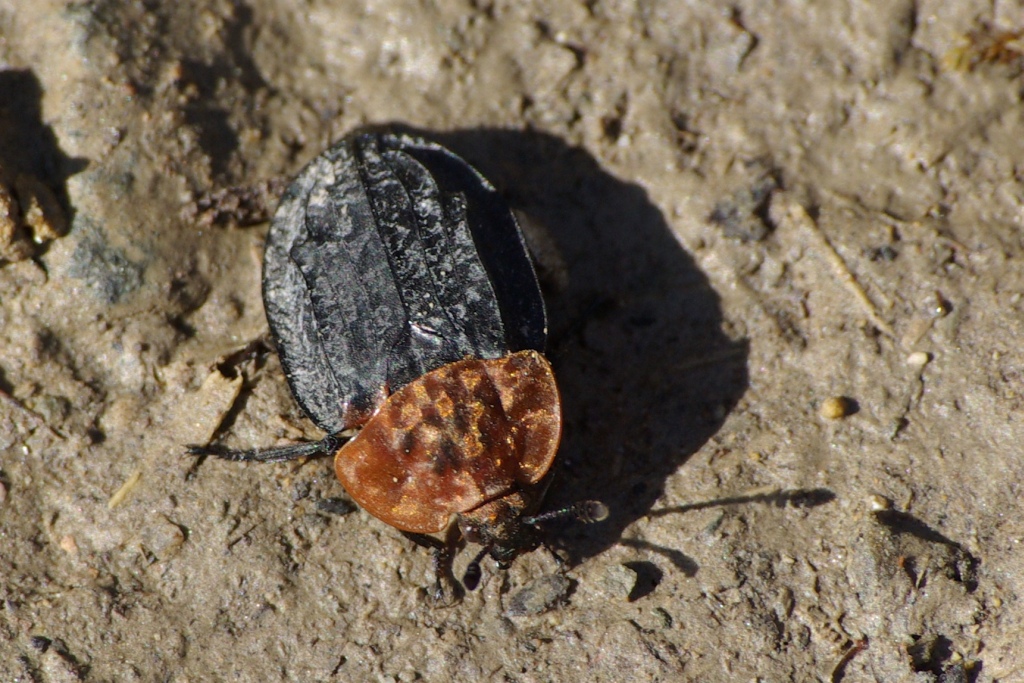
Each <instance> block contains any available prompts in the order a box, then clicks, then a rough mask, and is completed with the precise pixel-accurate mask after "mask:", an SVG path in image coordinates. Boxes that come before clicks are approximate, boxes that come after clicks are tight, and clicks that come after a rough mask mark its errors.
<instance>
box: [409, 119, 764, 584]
mask: <svg viewBox="0 0 1024 683" xmlns="http://www.w3.org/2000/svg"><path fill="white" fill-rule="evenodd" d="M395 128H396V127H392V130H394V129H395ZM400 130H403V129H400ZM403 132H409V133H413V134H417V135H423V136H425V137H428V138H433V139H436V140H437V141H438V142H441V143H442V144H444V145H445V146H447V147H449V148H450V149H452V150H453V151H454V152H456V153H457V154H459V155H460V156H462V157H463V158H465V159H466V160H467V161H469V162H470V163H471V164H473V165H474V166H476V167H477V168H478V169H479V170H480V171H481V172H482V173H483V174H484V176H486V177H487V178H488V179H490V180H491V182H493V183H494V184H495V185H496V186H497V188H498V190H499V191H500V192H501V193H502V194H503V195H504V196H505V198H506V199H507V200H508V202H509V204H510V205H511V206H512V207H513V208H514V209H516V210H517V211H520V212H522V213H524V214H525V215H526V216H527V217H528V220H530V221H532V222H535V223H538V224H539V225H541V226H543V228H545V229H546V230H547V232H548V233H549V234H550V237H551V238H552V240H553V242H554V243H555V245H556V246H557V249H558V252H560V255H561V258H562V260H563V261H564V266H565V272H564V273H563V274H562V275H563V277H562V278H559V277H557V274H556V277H554V278H547V279H552V280H559V279H561V280H562V282H563V286H562V287H560V288H558V289H557V291H552V288H551V287H547V288H546V291H545V298H546V301H547V304H548V317H549V330H550V335H549V342H548V357H549V358H550V359H551V361H552V363H553V365H554V367H555V372H556V374H557V376H558V379H559V385H560V387H561V391H562V400H563V411H564V420H565V426H564V437H563V441H562V448H561V454H560V457H559V469H558V471H557V473H556V474H555V480H554V485H553V486H552V487H551V489H550V490H549V493H548V499H547V501H546V504H545V509H552V508H555V507H557V506H560V505H563V504H568V503H571V502H574V501H577V500H581V499H590V498H596V499H600V500H602V501H603V502H605V503H606V504H607V505H608V507H609V508H611V517H610V518H609V519H608V520H607V521H605V522H603V523H601V524H593V525H586V526H584V525H575V524H565V525H563V526H562V527H560V528H558V529H551V530H550V532H551V533H550V534H549V536H551V538H552V541H553V542H556V543H559V544H560V545H562V546H563V549H564V551H565V552H566V553H567V554H568V555H569V561H570V562H572V563H575V562H579V561H580V560H582V559H583V558H585V557H589V556H592V555H594V554H597V553H599V552H601V551H602V550H604V549H606V548H607V547H609V546H611V545H614V544H616V543H620V542H623V541H622V540H621V539H622V536H623V533H624V532H625V531H626V529H627V527H629V526H630V525H631V524H632V523H633V522H635V521H636V520H637V519H638V518H640V517H643V516H645V515H646V514H647V513H648V512H649V511H650V510H651V508H652V506H653V505H654V503H655V501H657V500H658V498H659V497H660V496H661V495H662V493H663V491H664V487H665V482H666V480H667V479H668V477H670V476H671V475H672V474H674V473H675V472H676V471H677V470H678V469H679V467H680V466H681V465H682V464H684V463H685V462H686V460H687V459H688V458H689V457H690V456H691V455H692V454H693V453H694V452H696V451H697V450H698V449H699V448H700V447H701V446H702V445H703V444H704V443H705V442H706V441H707V440H708V439H709V438H710V437H711V436H712V435H714V434H715V432H716V431H718V429H719V428H720V427H721V425H722V423H723V421H724V420H725V417H726V416H727V415H728V414H729V412H730V411H731V410H732V408H733V407H734V406H735V405H736V402H737V401H738V400H739V399H740V397H741V396H742V395H743V393H744V392H745V390H746V388H747V384H748V381H747V356H748V345H747V343H746V341H739V342H737V341H734V340H731V339H729V338H728V337H726V336H725V335H724V334H723V333H722V330H721V328H722V313H721V306H720V303H719V297H718V295H717V294H716V293H715V291H714V290H713V289H712V287H711V285H710V283H709V281H708V278H707V277H706V276H705V275H704V273H702V272H701V271H700V269H699V268H697V266H696V265H695V263H694V261H693V259H692V258H691V257H690V256H689V254H687V253H686V251H685V250H684V249H683V248H682V247H681V246H680V244H679V242H678V241H677V240H676V239H675V237H674V236H673V234H672V231H671V229H670V228H669V226H668V224H667V223H666V221H665V219H664V217H663V216H662V214H661V212H660V210H659V209H658V208H657V207H656V206H655V205H654V204H653V203H652V202H651V201H650V200H649V199H648V197H647V193H646V192H645V191H644V190H643V189H642V188H641V187H639V186H638V185H635V184H631V183H627V182H623V181H622V180H619V179H617V178H615V177H613V176H612V175H611V174H609V173H608V172H606V171H604V170H603V169H601V167H600V166H599V164H598V163H597V161H596V160H595V159H594V158H593V157H592V156H590V155H589V154H588V153H587V152H586V151H584V150H582V149H579V148H576V147H572V146H570V145H568V144H566V143H565V142H564V141H562V140H560V139H558V138H556V137H554V136H551V135H547V134H544V133H537V132H519V131H509V130H496V129H473V130H463V131H455V132H449V133H443V134H438V133H433V132H425V131H416V130H412V129H409V128H404V130H403ZM545 279H546V278H544V277H543V273H542V280H545ZM625 543H626V544H627V545H628V544H629V543H628V541H626V542H625ZM686 543H687V539H685V538H680V539H679V544H678V547H685V545H686ZM645 547H646V546H645ZM648 549H649V550H654V551H655V552H659V553H661V554H663V555H664V556H665V557H667V558H668V559H669V560H670V561H671V562H672V563H673V564H675V565H676V566H677V567H679V568H680V569H682V570H683V571H685V572H686V573H688V574H692V573H693V572H694V571H696V565H695V563H694V562H693V561H692V560H690V559H688V558H686V557H685V556H684V555H682V553H681V552H680V551H679V550H677V549H675V548H658V547H650V548H648Z"/></svg>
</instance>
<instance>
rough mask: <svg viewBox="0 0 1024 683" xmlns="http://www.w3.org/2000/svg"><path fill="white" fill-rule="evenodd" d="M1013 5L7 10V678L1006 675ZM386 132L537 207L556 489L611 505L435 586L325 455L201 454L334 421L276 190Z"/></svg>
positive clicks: (1019, 525)
mask: <svg viewBox="0 0 1024 683" xmlns="http://www.w3.org/2000/svg"><path fill="white" fill-rule="evenodd" d="M1022 30H1024V4H1022V3H1021V2H1020V1H1019V0H981V1H978V0H862V1H861V2H853V3H851V2H845V1H842V0H821V1H816V2H807V1H806V0H768V1H761V0H736V1H735V2H732V3H716V2H697V1H694V0H645V1H641V2H626V1H625V0H608V1H605V0H579V1H576V0H558V1H557V2H548V1H544V0H516V1H512V0H433V1H432V2H420V1H416V0H380V1H379V2H377V1H374V2H357V1H356V0H301V1H300V0H234V1H232V0H180V1H178V0H175V1H172V0H75V1H71V2H68V1H67V0H36V1H34V2H25V1H23V0H0V67H2V68H0V214H2V215H0V222H2V225H0V258H2V263H0V265H2V267H0V549H2V550H0V681H167V682H173V683H185V682H186V681H193V682H195V681H222V680H223V681H227V680H231V681H335V680H336V681H417V680H422V681H503V682H504V681H508V682H513V681H515V682H524V683H525V682H528V681H572V680H586V681H591V682H599V681H626V680H629V681H787V680H794V681H844V682H851V683H852V682H857V681H887V682H904V681H905V682H910V681H913V682H915V683H924V682H926V681H944V682H945V683H952V682H953V681H1022V680H1024V606H1022V599H1024V569H1022V563H1021V547H1020V546H1021V539H1022V537H1024V515H1022V514H1021V502H1020V500H1021V488H1022V482H1024V458H1022V454H1024V420H1022V412H1021V408H1022V395H1024V390H1022V386H1021V378H1022V372H1024V356H1022V352H1021V350H1020V341H1019V340H1020V339H1021V338H1022V337H1024V315H1022V312H1024V300H1022V294H1024V268H1022V266H1021V263H1022V257H1024V240H1022V235H1024V232H1022V230H1024V120H1022V119H1024V107H1022V101H1021V100H1022V93H1024V80H1022V71H1024V57H1022V55H1024V40H1022V37H1021V36H1022V34H1021V31H1022ZM365 125H387V126H393V127H395V128H397V129H400V130H405V131H412V132H416V133H418V134H421V135H425V136H428V137H431V138H433V139H436V140H438V141H440V142H442V143H444V144H445V145H447V146H449V147H450V148H452V149H453V150H455V151H456V152H458V153H459V154H461V155H463V156H464V157H465V158H467V159H468V160H469V161H470V162H471V163H473V164H475V165H476V166H477V167H478V168H480V169H481V170H482V171H483V172H484V174H485V175H486V176H488V177H489V178H490V179H491V180H492V181H493V182H494V184H495V185H496V186H497V187H498V188H499V190H500V191H501V192H502V194H503V195H504V196H505V197H506V198H507V199H508V201H509V203H510V204H511V205H512V206H513V207H514V208H515V209H516V210H517V212H519V213H520V215H521V216H522V217H523V222H524V224H525V225H526V226H527V227H528V229H529V231H530V232H531V233H532V234H534V235H535V238H534V239H536V240H538V242H539V243H540V245H541V246H540V248H539V249H538V252H539V255H540V256H541V274H542V278H543V284H544V286H545V293H546V296H547V301H548V306H549V314H550V328H551V329H550V332H551V340H550V347H549V353H548V355H549V357H550V358H551V360H552V362H553V364H554V366H555V370H556V374H557V376H558V378H559V383H560V386H561V390H562V393H563V396H564V408H565V420H566V429H565V436H564V440H563V445H562V449H561V454H560V457H559V464H558V466H557V471H556V473H555V477H556V479H555V481H554V484H553V486H552V488H551V490H550V493H549V497H548V506H549V507H551V508H554V507H556V506H558V505H561V504H566V503H570V502H572V501H576V500H580V499H586V498H598V499H601V500H603V501H604V502H605V503H606V504H607V505H608V506H609V508H610V509H611V511H612V513H611V517H610V519H609V520H608V521H606V522H604V523H600V524H594V525H586V526H584V525H572V524H567V525H565V526H557V525H556V528H551V529H549V531H550V534H549V535H550V547H549V548H542V549H538V550H536V551H534V552H532V553H529V554H526V555H524V556H522V557H520V558H519V559H517V561H516V562H515V563H514V564H513V565H512V567H511V568H510V569H509V570H508V571H507V572H502V571H500V570H499V569H497V568H496V567H495V565H494V564H493V562H485V564H484V577H483V581H482V585H481V587H480V589H479V590H477V591H475V592H470V593H468V594H467V595H465V596H464V598H463V599H462V600H461V602H459V603H458V604H456V605H455V606H452V607H436V606H434V605H432V604H431V602H430V600H429V598H428V593H427V591H426V590H425V589H426V588H427V587H428V586H429V585H430V583H431V581H432V571H431V559H430V554H429V553H428V552H426V551H425V550H424V549H422V548H419V547H416V546H414V545H413V544H412V543H411V542H409V541H408V540H407V539H405V538H404V537H403V536H401V535H400V534H399V533H398V532H396V531H395V530H394V529H392V528H390V527H388V526H386V525H384V524H382V523H380V522H378V521H377V520H375V519H373V518H371V517H370V516H368V515H367V514H366V513H365V512H363V511H360V510H354V509H353V508H352V506H350V505H348V504H347V499H346V494H345V492H344V491H343V489H342V488H341V486H340V484H339V483H338V482H337V481H336V480H335V479H334V478H333V474H332V470H331V466H330V463H329V462H327V461H325V460H322V459H314V460H310V461H308V462H301V463H289V464H277V465H258V464H249V465H245V464H238V463H231V462H224V461H218V460H216V459H198V460H197V459H195V458H189V457H185V456H184V454H183V453H184V447H185V445H186V444H195V443H199V444H204V443H208V442H210V441H211V440H212V441H217V442H222V443H224V444H227V445H229V446H235V447H242V446H253V445H274V444H283V443H288V442H291V441H295V440H302V439H311V438H317V437H319V436H320V435H319V434H318V433H317V430H316V428H315V427H314V426H313V425H312V424H311V423H310V422H309V421H308V420H307V419H306V418H305V417H304V416H303V415H302V413H301V411H300V410H299V408H298V407H297V405H296V404H295V402H294V400H293V399H292V397H291V396H290V394H289V392H288V388H287V385H286V383H285V379H284V376H283V374H282V372H281V368H280V365H279V363H278V361H277V357H276V355H275V354H274V353H273V350H272V344H271V342H270V341H269V340H267V339H266V334H267V327H266V321H265V319H264V316H263V308H262V303H261V299H260V263H261V257H262V247H263V240H264V237H265V235H266V228H267V225H266V222H265V215H266V209H267V205H268V204H269V205H270V206H271V208H272V204H273V202H274V201H275V198H276V196H277V193H278V192H280V187H281V186H282V179H287V178H289V177H291V176H293V175H294V174H295V173H297V172H298V171H299V169H301V168H302V166H303V165H304V164H305V163H306V162H308V161H309V160H310V159H312V158H313V157H314V156H316V155H317V154H319V153H320V152H321V151H322V150H323V149H324V148H325V147H327V146H328V145H329V144H330V143H331V142H332V141H334V140H336V139H338V138H339V137H341V136H342V135H344V134H346V133H348V132H350V131H352V130H354V129H356V128H358V127H360V126H365ZM19 179H20V180H19ZM40 188H42V189H40ZM26 207H27V208H26ZM261 221H263V222H261ZM537 236H539V237H537ZM472 554H473V553H472V549H471V548H468V549H466V550H465V551H463V552H462V553H460V555H459V556H458V558H457V559H456V560H455V572H456V574H460V573H461V572H462V571H463V570H464V569H465V567H466V564H467V563H468V561H469V557H470V556H471V555H472Z"/></svg>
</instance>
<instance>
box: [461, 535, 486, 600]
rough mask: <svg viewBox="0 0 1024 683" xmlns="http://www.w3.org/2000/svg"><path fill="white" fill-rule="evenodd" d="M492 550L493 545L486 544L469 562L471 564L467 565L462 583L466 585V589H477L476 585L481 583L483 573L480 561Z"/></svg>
mask: <svg viewBox="0 0 1024 683" xmlns="http://www.w3.org/2000/svg"><path fill="white" fill-rule="evenodd" d="M490 551H491V546H489V545H488V546H484V547H483V549H482V550H481V551H480V552H478V553H477V554H476V557H474V558H473V560H472V561H471V562H470V563H469V566H467V567H466V573H465V574H464V575H463V576H462V585H464V586H465V587H466V590H471V591H475V590H476V587H477V586H479V585H480V577H481V576H482V575H483V572H482V571H481V569H480V563H481V562H482V561H483V559H484V556H485V555H487V553H489V552H490Z"/></svg>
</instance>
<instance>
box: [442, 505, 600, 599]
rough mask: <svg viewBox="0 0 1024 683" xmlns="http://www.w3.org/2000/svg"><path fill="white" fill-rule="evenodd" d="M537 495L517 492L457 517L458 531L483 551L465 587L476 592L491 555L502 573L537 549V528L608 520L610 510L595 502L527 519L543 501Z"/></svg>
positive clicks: (478, 556)
mask: <svg viewBox="0 0 1024 683" xmlns="http://www.w3.org/2000/svg"><path fill="white" fill-rule="evenodd" d="M540 497H541V496H540V495H539V493H538V492H536V491H533V490H530V489H527V490H526V491H522V490H520V491H515V492H513V493H510V494H508V495H507V496H503V497H501V498H497V499H495V500H492V501H490V502H488V503H485V504H483V505H481V506H480V507H478V508H476V509H474V510H470V511H469V512H464V513H462V514H460V515H458V517H457V519H458V524H459V530H460V531H461V532H462V536H463V537H464V538H465V539H466V540H467V541H469V542H470V543H477V544H479V545H482V546H483V548H482V549H481V551H480V552H479V554H477V556H476V557H475V558H473V560H472V561H471V562H470V563H469V566H468V567H467V568H466V574H465V577H464V578H463V583H464V584H465V585H466V588H468V589H469V590H474V589H475V588H476V587H477V584H478V583H479V581H480V576H481V571H480V561H481V560H482V559H483V558H484V555H490V556H491V557H492V558H493V559H494V561H495V562H497V563H498V566H499V567H501V568H502V569H506V568H508V566H509V564H511V562H512V560H514V559H515V557H516V555H518V554H519V553H521V552H525V551H528V550H532V549H533V548H536V547H537V545H538V534H537V526H538V525H539V524H542V523H544V522H548V521H555V520H567V519H573V520H576V521H580V522H584V523H586V524H590V523H593V522H600V521H603V520H605V519H607V517H608V507H607V506H606V505H605V504H604V503H602V502H600V501H596V500H583V501H579V502H577V503H573V504H572V505H569V506H566V507H564V508H559V509H557V510H553V511H551V512H547V513H544V514H540V515H524V514H523V513H524V512H526V511H528V510H530V509H532V508H534V507H535V506H536V504H537V503H538V502H539V500H540Z"/></svg>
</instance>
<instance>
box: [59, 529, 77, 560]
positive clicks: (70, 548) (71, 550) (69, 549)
mask: <svg viewBox="0 0 1024 683" xmlns="http://www.w3.org/2000/svg"><path fill="white" fill-rule="evenodd" d="M58 545H60V549H61V550H63V551H64V552H66V553H67V554H68V555H77V554H78V543H77V542H75V537H74V536H72V535H70V534H67V535H65V536H63V537H61V539H60V543H59V544H58Z"/></svg>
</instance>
